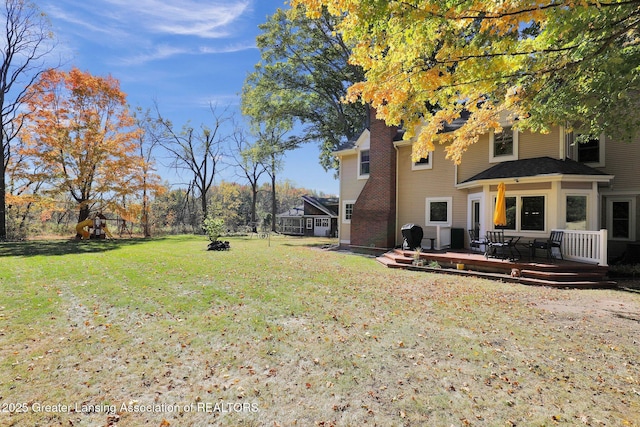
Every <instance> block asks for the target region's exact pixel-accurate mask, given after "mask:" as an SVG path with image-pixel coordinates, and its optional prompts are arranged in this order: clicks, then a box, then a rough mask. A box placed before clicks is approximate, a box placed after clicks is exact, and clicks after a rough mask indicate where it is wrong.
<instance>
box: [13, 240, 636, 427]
mask: <svg viewBox="0 0 640 427" xmlns="http://www.w3.org/2000/svg"><path fill="white" fill-rule="evenodd" d="M309 243H322V241H314V240H311V241H310V240H305V239H293V238H277V239H273V240H272V241H271V245H270V246H268V245H267V242H266V241H264V240H255V239H254V240H250V239H235V240H232V241H231V247H232V249H231V251H229V252H207V251H206V250H205V248H206V241H205V240H204V239H198V238H197V237H181V238H168V239H160V240H153V241H148V242H136V243H135V244H124V243H123V244H120V243H117V242H116V243H114V244H112V246H109V247H104V248H102V250H101V249H100V247H96V248H94V249H96V250H95V251H89V252H87V251H78V250H77V249H74V248H71V249H70V250H68V253H66V254H65V253H58V254H55V255H51V254H37V253H36V254H32V255H29V254H25V251H24V248H22V249H20V248H19V249H14V248H12V247H11V246H4V247H1V248H0V253H1V254H2V256H3V259H2V262H3V265H11V271H12V274H11V275H8V274H4V273H0V287H1V289H0V290H1V291H2V292H3V295H5V296H6V298H4V299H3V302H2V303H0V320H1V321H2V323H1V326H0V360H1V361H0V405H3V406H2V409H6V410H5V411H3V412H2V413H0V425H3V426H4V425H7V426H12V425H15V426H22V425H41V426H49V425H65V426H67V425H74V426H95V425H98V426H104V425H116V424H117V425H119V426H138V425H155V426H202V425H225V426H226V425H238V426H243V425H244V426H263V425H269V426H272V425H282V426H285V425H298V426H308V425H311V426H313V425H323V426H330V425H334V426H361V425H384V426H394V425H397V426H404V425H415V426H422V425H447V426H449V425H455V426H463V425H477V426H485V425H486V426H496V425H507V426H509V425H523V426H525V425H526V426H530V425H568V426H569V425H571V426H573V425H608V426H611V425H614V426H616V425H620V426H623V425H637V424H636V423H637V420H638V419H640V366H639V365H638V363H639V362H638V356H639V354H640V345H639V343H638V335H637V332H638V328H639V325H638V321H639V319H640V295H638V294H635V293H629V292H619V291H612V290H589V291H584V290H559V289H549V288H537V287H525V286H521V285H513V284H504V283H497V282H491V281H487V280H481V279H472V278H460V277H453V276H443V275H437V274H425V273H418V272H408V271H396V270H391V269H386V268H384V267H382V266H381V265H379V264H377V263H376V262H375V261H374V260H373V259H371V258H367V257H361V256H355V255H351V254H346V253H340V252H334V251H325V250H322V249H319V248H318V247H311V246H309V245H308V244H309ZM97 265H99V266H100V267H96V266H97ZM49 272H53V273H49ZM45 405H49V406H45ZM11 409H13V410H11ZM136 411H138V412H136ZM140 411H144V412H140Z"/></svg>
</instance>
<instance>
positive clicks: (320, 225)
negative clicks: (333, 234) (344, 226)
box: [313, 218, 330, 237]
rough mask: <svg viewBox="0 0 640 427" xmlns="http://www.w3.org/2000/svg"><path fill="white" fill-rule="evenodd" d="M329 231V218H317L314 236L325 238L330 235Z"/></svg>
mask: <svg viewBox="0 0 640 427" xmlns="http://www.w3.org/2000/svg"><path fill="white" fill-rule="evenodd" d="M329 231H330V230H329V218H316V222H315V227H314V229H313V235H314V236H321V237H324V236H328V235H329Z"/></svg>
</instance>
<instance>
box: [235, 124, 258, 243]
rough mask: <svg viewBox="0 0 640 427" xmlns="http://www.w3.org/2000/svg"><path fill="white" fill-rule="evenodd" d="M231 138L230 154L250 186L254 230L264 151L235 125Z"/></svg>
mask: <svg viewBox="0 0 640 427" xmlns="http://www.w3.org/2000/svg"><path fill="white" fill-rule="evenodd" d="M232 140H233V148H232V150H231V156H232V157H233V159H234V163H235V167H236V169H237V170H238V171H239V174H240V175H241V177H242V179H244V180H246V181H247V182H248V183H249V186H250V188H251V223H252V227H254V230H253V231H254V232H256V229H255V226H256V224H257V216H256V204H257V201H258V188H259V185H260V183H259V181H260V177H261V176H262V175H263V174H264V173H265V172H266V169H265V166H264V164H263V163H264V160H265V154H266V153H265V152H264V150H262V146H261V144H259V143H258V142H253V143H252V142H251V141H249V139H248V137H247V134H246V132H245V130H244V129H243V128H241V127H238V126H236V128H235V131H234V132H233V136H232Z"/></svg>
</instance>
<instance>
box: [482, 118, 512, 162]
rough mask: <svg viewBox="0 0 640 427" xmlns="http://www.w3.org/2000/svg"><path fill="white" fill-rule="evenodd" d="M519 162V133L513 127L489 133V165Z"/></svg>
mask: <svg viewBox="0 0 640 427" xmlns="http://www.w3.org/2000/svg"><path fill="white" fill-rule="evenodd" d="M508 160H518V131H517V130H515V129H513V127H511V126H505V127H503V128H502V132H499V133H496V132H494V131H491V132H490V133H489V163H498V162H505V161H508Z"/></svg>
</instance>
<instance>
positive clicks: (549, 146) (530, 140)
mask: <svg viewBox="0 0 640 427" xmlns="http://www.w3.org/2000/svg"><path fill="white" fill-rule="evenodd" d="M560 132H561V129H560V128H559V127H554V128H553V129H552V130H551V132H549V133H547V134H542V133H531V132H529V131H524V132H520V135H519V136H518V138H519V141H518V150H519V155H518V157H519V158H520V159H533V158H536V157H551V158H553V159H559V158H560V144H561V142H560ZM562 144H564V140H563V141H562Z"/></svg>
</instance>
